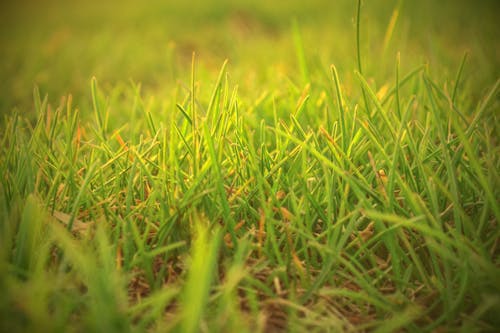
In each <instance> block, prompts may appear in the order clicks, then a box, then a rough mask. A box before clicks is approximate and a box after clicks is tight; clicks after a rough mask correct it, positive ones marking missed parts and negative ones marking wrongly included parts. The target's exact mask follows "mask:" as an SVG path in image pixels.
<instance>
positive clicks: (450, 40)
mask: <svg viewBox="0 0 500 333" xmlns="http://www.w3.org/2000/svg"><path fill="white" fill-rule="evenodd" d="M356 3H357V1H353V0H330V1H325V0H308V1H299V0H287V1H269V0H236V1H235V0H221V1H216V0H211V1H201V0H199V1H195V0H185V1H173V0H169V1H158V0H153V1H145V2H139V1H128V0H126V1H103V0H101V1H96V0H87V1H59V0H53V1H50V0H48V1H26V0H21V1H16V2H10V3H2V5H1V10H0V57H1V59H2V61H1V62H0V77H1V78H2V79H1V80H0V109H1V110H2V113H10V112H11V111H12V109H13V108H17V109H18V110H19V111H20V112H21V113H27V112H30V110H31V109H32V106H31V105H32V91H33V86H34V85H35V84H37V85H38V86H39V87H40V90H41V92H42V94H49V99H50V100H51V101H53V102H57V101H58V99H59V98H60V96H62V95H66V94H68V93H71V94H73V97H74V100H75V102H76V103H77V104H78V105H79V106H81V107H83V106H85V104H86V103H89V95H90V94H89V80H90V78H91V77H92V76H96V77H97V78H98V79H99V82H100V84H101V86H102V87H103V88H104V89H105V90H106V89H111V88H112V87H118V86H121V85H123V86H127V85H129V84H130V80H132V81H133V82H136V83H137V82H140V83H142V85H143V91H145V93H146V94H150V95H155V96H159V97H162V96H168V95H169V91H171V90H172V87H174V86H176V85H178V84H179V83H181V84H183V83H186V82H189V71H190V63H191V54H192V52H193V51H195V52H196V54H197V59H198V64H199V66H198V67H199V74H198V75H199V77H200V78H203V77H205V76H204V75H209V78H210V80H212V81H213V80H214V78H215V76H216V73H217V71H218V69H219V68H220V65H221V64H222V62H223V61H224V59H226V58H227V59H229V73H230V76H231V80H232V81H233V82H236V83H237V84H238V85H239V86H240V95H244V96H246V97H248V98H257V97H258V96H259V95H260V93H261V92H262V91H263V90H265V89H269V87H279V86H280V84H281V85H282V84H283V82H288V81H290V80H291V81H292V82H297V81H299V80H300V70H299V67H298V62H297V57H296V52H295V46H294V38H293V30H292V22H293V20H294V19H295V20H296V21H297V23H298V26H299V30H300V33H301V36H302V43H303V45H304V48H305V55H306V60H307V64H308V67H309V71H310V74H311V76H310V78H311V81H312V82H313V84H314V83H315V82H319V81H321V80H323V79H324V78H326V77H327V75H328V74H327V73H328V66H329V65H330V64H332V63H333V64H335V65H336V66H337V68H338V69H339V71H340V74H341V76H342V77H343V78H344V81H345V82H346V84H347V85H348V83H349V82H350V80H351V78H352V75H353V74H352V72H353V70H354V69H355V68H356V40H355V32H356V27H355V15H356ZM498 7H499V6H498V1H495V0H492V1H487V0H483V1H459V0H441V1H434V0H419V1H397V0H370V1H364V2H363V7H362V8H363V12H362V20H361V24H362V26H361V34H362V53H363V62H364V73H365V75H367V76H368V77H371V78H373V79H374V80H375V82H384V80H389V79H390V80H392V79H393V75H394V68H395V58H396V53H397V52H398V51H400V52H401V66H402V70H403V71H408V70H411V69H413V68H414V67H416V66H418V65H420V64H422V63H429V65H430V71H431V72H432V73H433V74H435V75H439V76H442V77H443V79H444V80H447V79H448V78H449V79H450V80H451V79H452V78H453V77H454V75H455V73H456V71H457V68H458V66H459V64H460V61H461V59H462V56H463V54H464V52H466V51H468V52H469V53H470V56H469V61H468V64H467V66H466V69H465V78H466V80H467V81H466V82H470V84H472V85H473V87H472V88H471V93H472V94H477V95H478V96H479V95H480V94H481V93H483V92H484V90H485V89H486V88H487V87H488V85H491V84H492V83H493V82H494V81H495V80H496V79H497V78H498V77H499V74H500V73H499V67H500V66H499V63H500V51H499V50H500V47H499V44H500V39H499V34H498V23H497V20H498ZM395 10H397V11H398V18H397V21H396V25H395V28H394V32H393V34H392V35H391V36H390V37H391V38H390V39H386V33H387V30H388V26H389V23H390V21H391V16H392V15H393V14H394V12H395ZM384 40H387V41H388V42H387V43H384ZM210 80H209V81H208V82H207V84H208V83H210V82H211V81H210ZM347 90H349V89H347Z"/></svg>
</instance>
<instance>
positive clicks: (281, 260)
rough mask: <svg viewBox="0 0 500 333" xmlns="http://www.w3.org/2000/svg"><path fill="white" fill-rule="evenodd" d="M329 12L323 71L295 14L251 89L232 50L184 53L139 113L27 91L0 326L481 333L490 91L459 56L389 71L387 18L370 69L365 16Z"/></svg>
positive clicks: (14, 149) (495, 275) (0, 265)
mask: <svg viewBox="0 0 500 333" xmlns="http://www.w3.org/2000/svg"><path fill="white" fill-rule="evenodd" d="M359 4H360V2H358V5H359ZM200 6H201V5H200ZM294 6H297V7H294ZM294 6H292V7H291V8H300V6H299V5H294ZM343 6H345V8H347V10H349V11H350V12H349V13H348V14H346V15H348V16H349V17H350V18H353V20H354V22H355V24H353V25H351V26H350V27H349V29H351V30H352V31H351V36H353V39H352V40H351V41H350V42H349V43H348V42H347V41H343V42H344V43H345V45H344V46H345V48H348V49H350V50H351V51H349V52H348V51H343V52H346V54H349V55H350V59H349V60H342V61H340V62H339V63H335V62H333V64H331V63H328V64H324V63H323V60H321V59H320V60H319V61H316V62H315V61H314V59H313V58H314V57H311V54H312V51H311V50H310V45H309V44H308V43H307V42H306V41H307V40H309V39H308V38H307V36H308V35H307V33H308V32H307V31H308V29H310V28H311V27H314V25H313V24H311V23H309V25H306V28H305V29H302V28H301V20H300V17H299V18H298V19H297V20H295V21H288V22H287V23H286V24H287V28H286V31H287V32H286V33H287V37H286V38H285V39H286V40H288V39H289V40H290V43H289V44H287V43H288V42H283V43H284V44H280V43H281V42H280V43H278V45H279V48H278V46H277V49H278V50H277V51H276V52H277V54H279V55H282V54H284V53H286V52H288V57H287V58H286V59H285V60H284V61H286V62H288V63H289V64H293V66H292V67H293V69H289V67H288V65H285V66H283V67H280V66H279V65H276V66H271V63H272V62H273V61H274V60H275V59H271V58H267V61H268V62H269V63H270V64H269V66H271V67H265V68H264V67H258V68H257V69H256V70H257V71H261V72H268V71H270V72H271V74H269V73H267V74H265V75H263V77H264V79H263V80H256V81H253V83H251V84H248V82H247V83H245V82H244V80H246V78H247V77H246V76H245V75H248V73H249V72H248V71H247V69H248V67H247V66H249V64H251V61H250V60H251V57H252V56H251V55H247V58H242V57H241V54H239V53H238V52H236V53H234V55H235V58H236V61H235V62H236V63H235V64H233V61H232V59H231V58H230V57H229V60H228V61H225V60H224V58H222V59H221V60H220V62H219V63H217V66H213V65H208V62H215V60H214V59H213V58H211V59H209V60H206V59H205V58H204V57H203V55H197V54H193V53H190V54H189V60H188V61H185V60H183V61H181V62H180V63H176V65H179V66H180V69H178V76H177V79H178V82H176V83H175V84H173V83H169V84H168V85H167V86H166V87H165V88H164V89H166V90H167V92H165V90H163V91H162V90H161V89H160V90H158V89H157V88H154V89H153V88H152V90H154V91H156V92H158V95H157V96H156V97H150V95H153V94H150V93H148V92H147V89H144V88H142V89H141V85H139V84H135V83H129V84H122V83H119V84H117V85H116V86H113V85H109V84H108V85H106V86H105V87H103V86H101V85H100V82H101V80H100V79H99V78H95V77H94V78H88V80H84V81H85V83H84V84H83V83H82V86H83V85H85V87H86V88H85V89H83V88H78V89H82V90H85V91H87V93H86V95H85V96H86V98H87V99H88V102H87V103H82V104H78V102H75V101H74V100H73V97H72V96H71V95H66V97H64V98H62V99H60V100H59V102H56V103H54V102H52V101H57V100H58V99H56V98H55V97H52V96H49V97H42V96H44V95H43V93H44V90H43V89H40V88H37V87H35V89H34V90H33V97H32V101H33V102H32V105H33V106H32V108H33V110H31V111H29V112H28V111H26V110H17V111H15V112H13V114H11V115H8V116H6V117H5V118H4V120H3V122H2V125H1V128H2V131H1V133H2V134H1V136H0V140H1V146H0V149H1V151H0V161H1V163H0V175H1V180H0V217H1V221H2V223H1V229H0V230H1V231H0V286H1V287H2V290H3V296H2V297H1V298H0V316H1V318H0V319H1V320H0V325H1V326H0V327H1V330H2V331H9V332H16V331H19V332H24V331H47V332H52V331H64V332H66V331H69V332H71V331H85V332H87V331H89V332H94V331H102V332H127V331H148V332H165V331H172V332H174V331H181V332H198V331H202V332H203V331H210V332H212V331H213V332H235V331H241V332H274V331H279V330H287V331H297V332H302V331H306V330H312V331H318V332H328V331H331V332H337V331H341V332H342V331H346V332H355V331H377V332H391V331H411V332H420V331H429V332H431V331H460V330H461V331H463V332H470V331H494V330H495V329H496V328H497V327H498V326H499V325H500V323H499V321H498V319H497V318H496V313H498V311H500V290H499V289H500V280H499V276H500V271H499V267H498V239H499V236H500V231H499V230H500V229H499V228H498V221H499V218H500V205H499V203H498V197H499V195H500V193H499V180H500V177H499V172H498V170H500V168H499V167H500V165H499V164H500V160H499V158H498V156H499V148H498V142H497V141H498V137H497V133H498V124H499V122H498V112H497V110H498V107H499V105H498V91H499V84H500V81H499V80H498V79H497V78H495V79H496V81H491V82H489V84H488V85H484V86H477V85H478V83H477V82H480V81H479V80H478V81H474V77H473V76H470V75H467V74H466V73H467V71H468V69H467V68H468V66H479V65H477V64H478V62H477V57H476V55H474V54H473V52H474V51H475V50H478V49H473V50H471V51H470V52H469V53H467V54H466V55H465V56H464V54H457V55H456V65H454V66H450V65H449V64H442V66H443V68H445V69H435V68H433V67H432V64H425V63H422V62H419V61H416V60H415V58H411V59H412V60H411V61H407V62H406V65H405V66H403V65H402V63H403V62H405V59H407V57H410V56H407V55H405V54H404V53H398V54H397V55H396V56H394V55H393V56H390V55H389V54H390V50H391V43H392V44H394V43H395V42H396V41H397V40H398V38H399V39H402V37H401V36H399V37H398V36H397V31H398V30H397V29H398V24H397V20H404V19H405V17H404V16H402V14H401V13H400V12H399V11H400V10H402V9H401V8H402V7H401V4H397V3H395V4H394V6H391V7H390V8H389V9H388V10H387V13H388V16H387V22H386V24H385V25H384V27H383V28H380V27H379V28H378V29H377V33H376V34H377V36H378V37H380V44H381V45H380V47H379V48H377V50H378V51H380V54H383V55H384V59H383V61H382V60H381V61H377V60H378V59H372V58H371V55H372V54H367V53H366V52H365V51H366V47H365V46H364V45H367V44H368V43H370V40H367V38H364V36H365V35H366V31H367V30H366V29H365V27H364V26H363V22H366V21H363V17H364V15H366V16H369V15H370V11H368V9H370V8H371V7H369V8H368V9H366V12H364V11H363V9H364V7H363V6H361V7H358V8H356V6H355V4H350V5H346V4H343ZM306 7H307V6H306ZM173 8H179V10H180V11H181V12H182V10H183V9H182V8H183V7H182V6H179V7H173ZM200 8H204V7H200ZM221 8H222V7H221ZM257 8H259V7H257ZM262 8H263V9H262ZM265 8H266V7H265V6H264V5H263V7H261V12H259V11H258V10H255V9H254V10H255V11H256V12H257V13H261V15H263V16H265V15H264V14H265V13H268V12H269V11H270V12H273V11H274V10H276V9H273V8H274V7H270V8H271V9H267V10H268V11H266V9H265ZM307 8H308V9H307V10H308V11H310V12H311V13H316V14H314V15H318V17H321V16H320V14H318V13H317V12H319V10H318V9H315V8H316V7H314V6H311V7H307ZM326 8H329V7H326ZM342 8H344V7H342ZM205 9H206V10H207V11H210V10H214V11H215V12H217V11H216V10H215V9H213V8H209V7H207V8H205ZM200 10H201V9H200ZM220 10H221V11H222V12H223V9H220ZM379 10H381V9H380V8H379ZM129 14H130V13H129ZM130 15H132V14H130ZM221 15H222V14H221ZM255 15H256V14H255ZM311 15H312V16H313V17H314V15H313V14H311ZM265 17H266V16H265ZM266 19H268V20H270V22H271V23H269V24H270V26H273V24H274V25H280V24H283V23H281V21H279V20H277V19H276V22H274V21H273V17H272V16H269V17H267V18H266ZM273 22H274V23H273ZM291 22H292V23H291ZM318 26H320V24H319V23H318ZM220 28H221V27H218V29H220ZM259 29H260V28H259ZM276 29H277V28H276ZM264 30H265V29H264ZM278 30H279V29H278ZM221 34H222V35H224V32H222V30H221ZM264 35H265V34H264ZM259 36H260V35H259ZM268 37H269V36H268ZM266 38H267V37H266ZM200 40H201V38H200ZM278 40H280V39H279V38H278ZM408 42H409V43H411V42H410V41H408ZM199 43H200V44H201V45H203V42H199ZM267 43H269V41H267V42H266V41H265V38H264V39H263V40H260V41H252V42H251V44H252V46H258V45H260V46H262V47H264V46H266V47H267V46H268V45H269V44H267ZM271 44H272V43H271ZM414 45H417V44H414ZM198 47H200V46H199V45H198ZM201 49H202V50H203V47H201ZM172 52H174V53H175V52H177V51H172ZM259 52H263V51H258V52H257V53H256V54H257V55H258V56H257V55H255V57H256V58H258V59H256V64H257V65H258V66H264V65H262V64H263V63H265V61H264V60H265V59H263V58H262V54H261V53H259ZM97 53H98V54H99V52H97ZM271 53H272V52H271ZM176 54H177V53H176ZM323 56H324V55H321V56H319V58H321V57H323ZM378 56H379V55H378V54H377V57H378ZM412 56H413V55H412ZM266 57H267V56H266ZM214 58H217V57H214ZM388 59H390V60H388ZM470 59H472V60H470ZM460 60H462V61H461V62H460ZM103 61H104V60H103ZM276 61H278V62H279V60H276ZM492 63H493V65H492V64H484V67H475V69H477V70H479V69H480V70H482V71H486V70H488V69H489V68H491V67H490V66H493V68H495V67H494V66H495V65H494V63H495V60H492ZM238 64H240V65H241V67H238V66H239V65H238ZM383 64H388V65H387V66H388V67H389V68H385V67H383V66H382V65H383ZM409 64H411V66H410V65H409ZM377 65H378V66H379V67H380V68H379V69H380V73H373V72H374V70H376V69H377ZM63 67H64V66H63ZM84 67H85V66H84ZM211 67H217V68H218V69H216V70H215V69H208V70H207V68H211ZM269 68H273V69H269ZM144 70H145V71H146V72H148V69H147V67H144ZM288 70H289V72H288ZM233 72H234V73H236V74H232V73H233ZM280 72H285V73H286V74H285V75H283V76H281V79H276V77H274V78H272V76H279V75H278V73H280ZM436 72H438V73H446V72H450V73H453V74H451V75H448V76H447V77H444V78H443V77H441V76H438V75H435V74H434V73H436ZM372 73H373V74H372ZM171 74H172V73H171ZM494 74H495V73H489V74H488V75H490V76H493V75H494ZM68 75H71V74H70V73H69V74H68ZM114 75H117V76H120V70H119V69H116V73H114ZM172 75H173V74H172ZM24 79H25V78H21V80H24ZM240 80H241V81H240ZM266 80H267V81H266ZM378 80H379V81H378ZM46 84H49V83H46ZM54 86H57V84H56V83H55V84H54ZM53 89H56V88H53ZM78 89H77V90H78ZM252 89H254V90H256V91H252ZM49 90H50V89H49ZM144 90H146V92H144ZM16 98H18V96H16V97H15V98H13V99H12V100H15V99H16ZM12 100H9V103H10V102H11V101H12ZM76 100H78V101H82V100H83V97H82V96H79V97H76ZM24 102H25V101H23V103H24ZM5 113H6V112H5Z"/></svg>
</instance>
